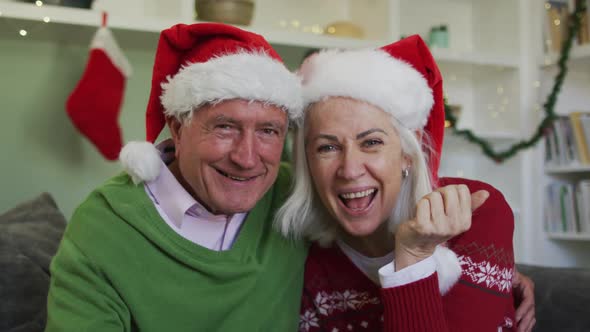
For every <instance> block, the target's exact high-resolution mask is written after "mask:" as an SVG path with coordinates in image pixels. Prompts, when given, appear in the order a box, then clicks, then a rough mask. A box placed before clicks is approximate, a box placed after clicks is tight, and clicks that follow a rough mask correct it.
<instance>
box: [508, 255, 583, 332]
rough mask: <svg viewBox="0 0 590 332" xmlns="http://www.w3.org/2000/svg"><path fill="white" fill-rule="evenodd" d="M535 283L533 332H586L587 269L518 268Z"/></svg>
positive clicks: (524, 266)
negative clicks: (534, 322) (534, 325)
mask: <svg viewBox="0 0 590 332" xmlns="http://www.w3.org/2000/svg"><path fill="white" fill-rule="evenodd" d="M518 270H519V271H520V272H521V273H523V274H525V275H527V276H529V277H530V278H531V279H533V281H534V282H535V304H536V317H537V324H536V328H535V329H534V331H536V332H545V331H560V332H574V331H590V312H589V311H588V305H590V270H588V269H574V268H549V267H540V266H530V265H518Z"/></svg>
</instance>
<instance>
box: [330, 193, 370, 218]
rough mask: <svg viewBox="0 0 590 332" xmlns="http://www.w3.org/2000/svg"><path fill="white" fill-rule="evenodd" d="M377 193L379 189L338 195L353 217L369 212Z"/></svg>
mask: <svg viewBox="0 0 590 332" xmlns="http://www.w3.org/2000/svg"><path fill="white" fill-rule="evenodd" d="M377 192H378V190H377V188H370V189H365V190H361V191H355V192H347V193H342V194H339V195H338V198H339V200H340V202H341V203H342V205H343V206H344V207H345V208H346V210H347V211H348V213H350V214H352V215H360V214H363V213H364V212H366V211H367V210H369V208H370V207H371V205H372V204H371V203H373V199H374V198H375V196H376V195H377Z"/></svg>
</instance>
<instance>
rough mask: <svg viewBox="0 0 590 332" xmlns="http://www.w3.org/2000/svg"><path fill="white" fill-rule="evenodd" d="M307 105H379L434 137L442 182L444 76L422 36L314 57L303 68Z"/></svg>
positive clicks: (432, 162) (434, 161) (434, 164)
mask: <svg viewBox="0 0 590 332" xmlns="http://www.w3.org/2000/svg"><path fill="white" fill-rule="evenodd" d="M299 74H300V76H301V77H302V79H303V87H302V90H303V99H304V106H307V105H309V104H311V103H314V102H317V101H320V100H321V99H322V98H325V97H329V96H332V97H336V96H337V97H350V98H354V99H357V100H363V101H365V102H368V103H370V104H372V105H375V106H377V107H379V108H381V109H382V110H384V111H385V112H387V113H389V114H391V115H392V116H394V117H395V118H396V119H397V120H398V121H399V122H400V123H401V124H402V125H403V126H405V127H406V128H408V129H410V130H415V129H423V130H424V131H425V132H426V133H427V134H428V135H429V137H430V138H431V140H432V142H431V144H432V148H433V151H426V152H427V153H429V154H430V155H429V158H428V160H429V166H430V169H431V170H432V179H433V181H434V184H436V183H437V182H438V181H437V180H438V175H437V173H438V167H439V163H440V152H441V150H442V144H443V136H444V121H445V111H444V100H443V92H442V91H443V90H442V75H441V73H440V71H439V69H438V66H437V65H436V62H435V61H434V58H433V57H432V54H431V53H430V51H429V50H428V46H427V45H426V43H424V41H423V40H422V38H420V36H418V35H414V36H410V37H407V38H404V39H402V40H400V41H398V42H395V43H393V44H390V45H387V46H384V47H381V48H379V49H369V50H347V51H340V50H328V51H322V52H320V53H317V54H315V55H312V56H310V57H309V58H308V59H307V60H306V61H304V63H303V64H302V66H301V68H300V69H299Z"/></svg>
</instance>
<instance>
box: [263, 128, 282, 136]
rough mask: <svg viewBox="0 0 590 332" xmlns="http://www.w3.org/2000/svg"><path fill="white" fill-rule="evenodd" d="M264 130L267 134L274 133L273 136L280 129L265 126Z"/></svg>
mask: <svg viewBox="0 0 590 332" xmlns="http://www.w3.org/2000/svg"><path fill="white" fill-rule="evenodd" d="M262 132H263V133H264V134H265V135H273V136H274V135H278V134H279V132H278V130H276V129H273V128H264V129H262Z"/></svg>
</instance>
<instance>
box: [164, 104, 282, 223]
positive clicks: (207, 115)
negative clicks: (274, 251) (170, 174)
mask: <svg viewBox="0 0 590 332" xmlns="http://www.w3.org/2000/svg"><path fill="white" fill-rule="evenodd" d="M168 125H169V127H170V131H171V132H172V137H173V139H174V144H175V147H176V160H177V162H178V167H179V170H180V178H179V181H180V182H181V183H182V185H183V186H184V187H185V189H187V191H188V192H189V193H191V195H193V197H195V199H197V200H198V201H199V202H201V203H202V204H203V205H205V207H206V208H207V209H209V210H210V211H211V212H213V213H216V214H233V213H240V212H247V211H249V210H251V209H252V208H253V207H254V205H256V203H257V202H258V201H259V200H260V199H261V198H262V196H263V195H264V194H265V193H266V191H267V190H268V189H269V188H270V187H271V186H272V184H273V183H274V181H275V179H276V177H277V173H278V170H279V165H280V159H281V152H282V149H283V143H284V140H285V135H286V133H287V114H286V113H285V112H284V111H283V110H281V109H279V108H278V107H275V106H269V105H264V104H263V103H260V102H248V101H244V100H238V99H236V100H229V101H224V102H221V103H219V104H216V105H213V106H207V107H203V108H201V109H199V110H197V111H195V112H194V113H193V116H192V119H191V120H190V122H188V123H185V124H181V123H179V122H178V121H177V120H176V119H169V120H168Z"/></svg>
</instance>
